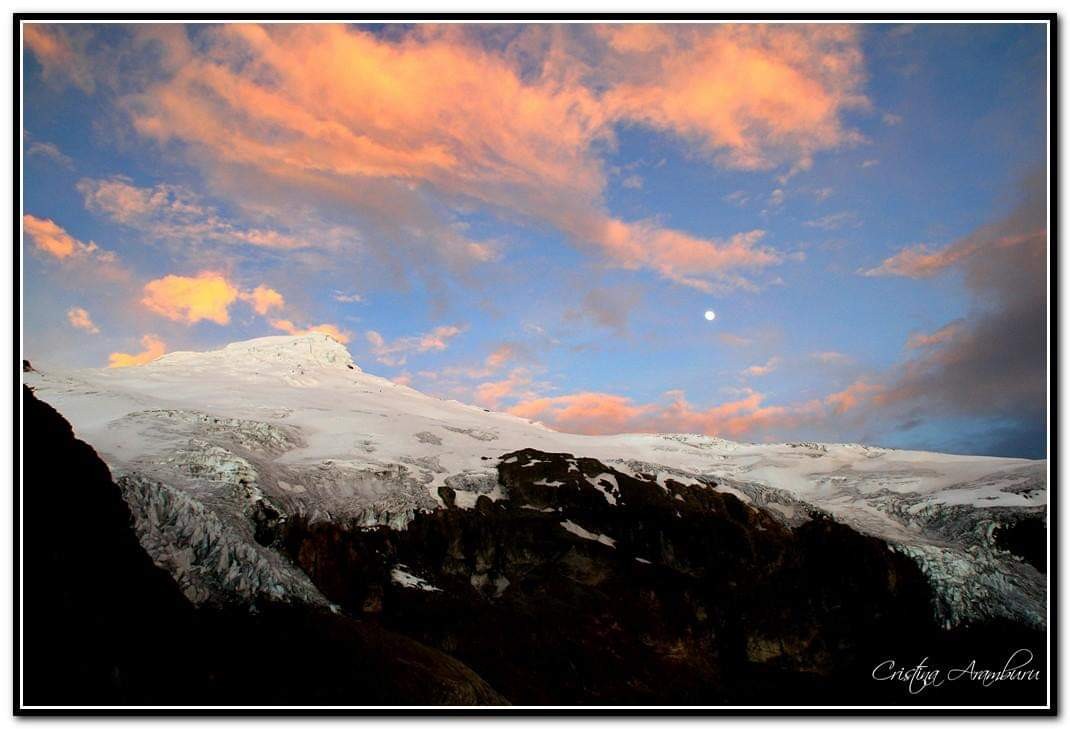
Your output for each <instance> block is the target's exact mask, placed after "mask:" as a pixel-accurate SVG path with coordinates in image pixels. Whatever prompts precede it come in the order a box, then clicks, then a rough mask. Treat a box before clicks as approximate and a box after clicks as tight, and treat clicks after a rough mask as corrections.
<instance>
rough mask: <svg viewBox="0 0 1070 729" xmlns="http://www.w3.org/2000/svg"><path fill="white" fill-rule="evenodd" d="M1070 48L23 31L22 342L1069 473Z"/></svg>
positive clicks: (626, 421)
mask: <svg viewBox="0 0 1070 729" xmlns="http://www.w3.org/2000/svg"><path fill="white" fill-rule="evenodd" d="M1046 34H1047V29H1046V26H1045V25H1043V24H971V25H965V24H961V25H960V24H926V25H886V24H843V25H839V24H824V25H776V24H750V25H748V24H700V25H687V24H617V25H590V24H577V25H554V24H537V25H508V24H504V25H503V24H498V25H472V24H444V25H429V24H428V25H421V24H416V25H377V26H358V25H350V26H345V25H331V24H274V25H264V26H258V25H247V24H224V25H207V24H191V25H182V24H166V25H145V24H138V25H119V24H111V25H82V24H62V25H48V24H36V23H26V24H23V82H22V90H23V188H22V193H23V218H22V220H23V241H22V253H23V255H22V265H23V287H22V296H23V308H22V315H23V352H24V356H25V357H27V358H29V359H30V360H31V361H32V362H34V363H35V364H38V363H41V364H51V365H54V366H62V367H71V368H74V367H104V366H111V367H123V366H140V365H142V364H145V363H146V362H149V361H151V360H153V359H155V358H157V357H159V356H161V355H163V354H165V353H167V352H173V351H181V350H204V349H211V348H215V347H218V346H221V345H223V344H225V343H228V342H231V341H238V340H244V339H250V338H254V337H260V336H270V335H278V334H298V333H301V332H306V331H323V332H327V333H329V334H331V335H332V336H334V337H335V338H336V339H338V340H339V341H341V342H343V343H345V344H346V346H347V347H348V349H349V350H350V352H351V353H352V355H353V357H354V360H355V361H356V362H357V363H358V364H359V365H360V366H361V368H362V369H364V370H366V371H368V372H372V373H374V374H378V375H382V376H385V377H389V378H391V379H393V380H395V381H396V382H399V383H403V384H407V385H410V386H411V387H414V388H416V389H418V390H421V391H423V392H426V393H428V394H432V395H436V396H440V397H444V398H451V399H457V400H460V401H462V402H467V403H472V404H475V405H479V406H482V407H485V408H488V409H494V410H502V411H508V412H511V413H514V414H516V415H519V416H521V417H526V418H531V419H533V420H538V421H540V422H543V423H545V424H546V425H548V426H549V427H552V428H555V429H559V430H564V431H568V432H577V433H591V434H598V433H619V432H633V431H643V432H695V433H704V434H707V435H711V436H719V437H724V438H729V439H732V440H743V441H754V442H782V441H800V440H804V441H831V442H863V443H868V444H873V445H881V446H887V447H897V448H918V449H925V450H940V451H948V452H955V453H971V454H986V455H1001V456H1020V457H1026V458H1044V457H1045V455H1046V433H1047V424H1046V418H1047V405H1046V396H1047V384H1046V377H1047V355H1046V347H1047V331H1048V327H1047V318H1046V317H1047V292H1046V287H1047V281H1048V269H1047V266H1048V257H1047V244H1048V240H1047V207H1046V205H1047V203H1046V187H1045V185H1046V174H1047V172H1046V163H1047V147H1046V144H1047V143H1046V129H1047V106H1046V104H1047V96H1046V93H1047V92H1046V84H1047V59H1046ZM707 312H714V314H715V316H714V318H713V319H712V320H711V319H709V318H708V317H707Z"/></svg>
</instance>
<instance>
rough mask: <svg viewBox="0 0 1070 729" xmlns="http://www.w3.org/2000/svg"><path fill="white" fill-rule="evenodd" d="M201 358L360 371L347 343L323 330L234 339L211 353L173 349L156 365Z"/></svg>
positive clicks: (243, 364)
mask: <svg viewBox="0 0 1070 729" xmlns="http://www.w3.org/2000/svg"><path fill="white" fill-rule="evenodd" d="M201 358H209V359H222V360H223V361H224V362H226V363H228V364H231V363H232V364H238V365H241V366H243V367H244V366H248V365H249V364H251V363H253V362H258V363H267V364H277V365H283V366H289V367H340V368H348V369H353V370H357V371H358V372H359V371H360V368H359V367H357V366H356V365H355V364H354V363H353V358H352V357H351V356H350V354H349V350H348V349H346V347H345V345H344V344H342V343H341V342H339V341H338V340H336V339H335V338H334V337H332V336H330V335H329V334H324V333H322V332H308V333H306V334H298V335H292V336H291V335H283V336H274V337H258V338H257V339H247V340H245V341H241V342H231V343H230V344H228V345H226V346H225V347H223V348H222V349H217V350H213V351H210V352H173V353H171V354H167V355H164V356H163V357H161V358H160V359H158V360H156V362H154V363H153V364H157V365H164V366H166V365H184V364H188V363H189V362H190V360H192V359H201Z"/></svg>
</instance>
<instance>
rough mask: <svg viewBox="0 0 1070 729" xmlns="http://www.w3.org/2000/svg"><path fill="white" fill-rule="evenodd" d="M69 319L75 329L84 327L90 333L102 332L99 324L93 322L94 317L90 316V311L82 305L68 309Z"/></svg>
mask: <svg viewBox="0 0 1070 729" xmlns="http://www.w3.org/2000/svg"><path fill="white" fill-rule="evenodd" d="M67 321H68V322H70V325H71V326H72V327H74V328H75V329H83V330H85V331H87V332H89V333H90V334H100V330H99V329H97V325H96V324H94V323H93V319H92V318H91V317H90V316H89V312H88V311H86V310H85V309H83V308H82V307H80V306H74V307H71V308H70V309H68V310H67Z"/></svg>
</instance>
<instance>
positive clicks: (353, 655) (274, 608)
mask: <svg viewBox="0 0 1070 729" xmlns="http://www.w3.org/2000/svg"><path fill="white" fill-rule="evenodd" d="M23 407H24V422H23V427H24V432H25V436H26V438H25V451H24V454H23V463H24V469H25V470H24V485H23V491H22V494H23V499H22V508H23V542H22V558H23V588H24V589H23V595H22V598H23V602H22V610H21V616H22V619H23V621H24V622H23V646H22V647H23V651H24V653H23V655H24V656H25V662H24V664H23V667H22V670H23V673H22V676H23V685H24V694H23V697H22V700H21V702H20V705H23V706H26V705H63V704H78V705H94V704H164V705H183V704H480V705H485V704H501V703H504V699H503V698H502V697H501V696H500V695H499V694H498V693H496V692H495V691H494V690H493V689H491V688H490V686H489V685H488V684H487V683H486V682H485V681H483V680H482V679H480V678H479V676H477V675H476V674H475V673H474V672H473V671H471V670H470V669H469V668H468V667H466V666H465V665H464V664H462V663H461V662H459V661H457V660H455V659H453V658H450V657H449V656H447V655H445V654H443V653H442V652H440V651H437V650H435V649H433V648H430V647H427V646H424V645H420V644H419V643H417V642H416V641H414V640H411V639H409V638H405V637H403V636H400V635H397V634H396V633H393V632H391V631H389V630H386V629H384V628H383V627H381V626H378V625H374V624H370V623H368V622H363V621H359V620H356V619H354V618H352V617H348V616H346V615H342V614H334V613H332V612H331V611H329V610H326V609H323V608H321V607H317V606H315V605H310V604H307V603H305V604H301V603H298V604H296V605H295V604H293V603H286V602H281V601H275V600H270V599H267V598H270V597H271V595H260V594H258V595H256V596H255V598H256V599H253V600H251V601H250V602H249V603H248V604H247V605H245V606H243V607H241V608H227V609H209V608H195V607H194V606H193V605H192V604H191V603H190V601H189V600H188V599H186V597H185V596H184V595H183V594H182V591H180V589H179V586H178V585H176V584H175V583H174V581H172V579H171V577H170V576H169V575H168V572H167V571H165V570H163V569H160V568H159V567H157V566H156V565H154V564H153V562H152V560H151V559H150V558H149V557H148V555H147V554H146V553H145V552H144V551H143V550H142V548H141V547H140V546H139V543H138V537H137V535H136V534H135V532H134V529H133V528H132V525H131V524H132V517H131V513H130V510H129V509H128V507H127V505H126V504H125V503H124V501H123V498H122V497H121V492H120V489H119V487H117V486H116V485H115V484H114V483H112V480H111V476H110V474H109V473H108V469H107V467H106V466H105V465H104V464H103V463H102V462H101V461H100V459H99V458H97V456H96V454H95V453H94V452H93V450H92V449H91V448H90V447H89V446H87V445H86V444H85V443H83V442H81V441H79V440H76V439H75V438H74V437H73V434H72V432H71V429H70V426H69V425H68V424H67V423H66V422H65V421H64V420H63V418H62V417H60V416H59V415H58V414H57V413H56V412H55V411H54V410H53V409H52V408H50V407H49V406H47V405H45V404H43V403H41V402H40V401H38V400H37V399H36V398H35V397H34V396H33V394H32V393H31V392H30V391H29V390H24V392H23ZM128 493H129V492H128ZM163 513H166V509H165V510H163ZM209 541H210V540H209ZM276 557H277V558H278V559H279V560H280V561H281V560H282V558H281V556H279V555H276ZM250 608H252V610H251V609H250Z"/></svg>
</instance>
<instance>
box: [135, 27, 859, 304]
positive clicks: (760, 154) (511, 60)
mask: <svg viewBox="0 0 1070 729" xmlns="http://www.w3.org/2000/svg"><path fill="white" fill-rule="evenodd" d="M540 33H545V34H546V39H547V41H548V43H547V47H546V49H545V50H544V53H545V57H544V58H542V59H541V60H542V63H541V70H540V71H539V72H536V73H532V72H531V70H530V69H529V68H521V64H520V62H519V61H518V58H519V56H521V55H523V54H514V53H511V52H506V53H501V52H494V51H490V50H488V49H487V48H486V47H485V46H483V45H482V44H481V43H479V42H478V40H476V39H474V38H473V37H471V36H472V34H470V33H469V32H468V31H467V30H466V29H456V28H451V27H448V26H421V27H420V28H419V29H416V30H414V31H412V32H410V33H407V34H405V35H402V36H401V37H394V38H387V37H383V36H381V35H377V34H374V33H371V32H367V31H364V30H362V29H359V28H354V27H347V26H339V25H328V24H308V25H275V26H255V25H243V24H227V25H224V26H219V27H213V28H210V29H205V31H204V32H203V33H202V34H201V35H200V36H199V38H198V41H199V43H203V44H204V45H205V49H204V52H201V53H197V54H190V53H188V48H186V46H188V39H186V38H185V37H184V36H183V37H176V36H174V35H172V36H171V37H170V39H164V38H156V40H159V41H161V42H163V43H164V44H165V46H166V47H167V48H168V50H169V52H170V55H171V57H173V58H175V59H180V60H179V61H176V62H175V63H173V64H171V65H169V66H168V67H167V68H166V69H164V70H165V71H166V78H165V79H164V80H162V81H161V82H159V83H155V84H153V85H151V86H149V87H148V88H146V89H145V90H144V93H142V94H139V95H138V96H137V97H136V98H131V99H130V103H129V104H128V105H127V108H128V109H129V110H130V111H131V113H132V117H133V119H132V121H133V125H134V128H135V129H136V130H137V131H138V132H139V133H140V134H142V135H143V136H145V137H148V138H151V139H155V140H158V141H160V142H161V143H167V142H172V141H181V142H184V143H186V144H187V145H190V146H191V147H193V148H195V149H196V150H198V151H200V152H204V154H197V155H195V156H194V159H195V160H196V161H197V162H198V163H200V164H204V165H208V166H209V167H211V168H212V169H211V170H209V172H212V171H221V170H222V169H223V168H228V169H242V170H251V171H253V173H254V174H257V175H258V176H260V177H261V178H262V179H270V180H275V181H277V182H278V183H280V184H283V185H286V186H287V187H288V188H290V189H298V188H299V189H303V190H306V191H310V192H312V194H314V195H327V196H332V197H334V196H342V197H346V198H347V199H350V200H351V201H352V202H354V203H356V204H361V205H363V204H367V200H368V199H369V195H371V196H372V197H374V198H376V199H378V198H382V199H384V200H396V199H398V197H399V194H402V195H404V194H407V193H406V191H408V190H420V191H421V193H422V192H423V191H436V192H437V193H438V195H439V196H440V197H441V199H443V200H444V201H446V202H447V204H448V205H451V206H453V207H454V209H457V208H458V207H462V208H463V207H465V206H468V205H469V204H470V202H471V201H475V202H477V203H479V204H482V205H484V206H486V207H488V208H489V209H491V210H494V211H502V212H503V213H505V214H508V215H515V214H519V215H521V216H523V217H527V218H530V219H535V220H538V221H544V222H548V223H549V224H551V225H553V226H555V227H557V228H558V229H560V230H562V231H564V232H565V233H566V234H567V235H568V236H569V237H570V238H571V239H572V240H573V241H574V242H575V243H577V244H579V245H581V246H584V247H586V248H588V249H590V250H592V251H595V252H598V253H601V254H602V255H604V256H606V257H607V258H609V259H610V260H611V261H612V262H614V263H616V264H618V265H622V266H625V267H630V268H647V269H650V270H653V271H655V272H657V273H658V274H659V275H661V276H663V277H665V278H667V279H669V280H672V281H675V282H678V283H680V284H683V285H688V286H694V287H696V288H699V289H701V290H704V291H709V290H712V289H713V288H716V287H732V286H740V285H747V284H748V279H747V278H746V277H745V273H746V272H747V271H753V270H757V269H761V268H764V267H767V266H771V265H775V264H777V263H779V262H780V261H781V260H782V256H781V255H780V254H778V253H777V252H776V251H774V250H772V249H769V248H764V247H761V246H759V245H758V243H759V241H760V239H761V237H762V232H761V231H750V232H745V233H739V234H737V235H735V236H729V237H727V238H715V237H708V236H703V235H695V234H691V233H687V232H684V231H678V230H672V229H669V228H665V227H662V226H661V225H660V224H658V223H655V222H653V221H625V220H621V219H618V218H614V217H612V216H610V215H608V214H607V213H606V211H605V208H606V205H605V200H604V190H605V188H606V176H605V173H604V170H603V163H602V161H601V159H600V157H599V154H600V150H601V149H602V148H604V143H606V142H610V141H611V140H612V138H613V134H614V129H615V127H616V126H617V125H619V124H637V123H638V124H645V125H648V126H652V127H654V128H656V129H659V130H662V131H665V132H668V133H671V134H673V135H676V136H679V137H681V138H684V139H687V140H696V141H697V142H698V143H700V144H701V145H702V146H703V147H704V148H705V149H706V150H708V151H709V152H710V153H711V154H712V155H714V156H715V157H716V159H717V160H718V161H720V162H722V163H724V164H729V165H732V166H736V167H745V168H759V167H769V166H773V165H776V164H781V163H789V164H790V165H791V166H792V169H793V170H795V169H805V168H806V167H807V166H808V165H809V164H810V162H809V160H810V159H811V157H812V155H813V154H814V153H816V152H818V151H820V150H823V149H829V148H833V147H836V146H840V145H842V144H848V143H851V142H853V141H854V140H855V139H856V138H857V136H856V135H855V134H853V133H852V132H850V131H849V130H847V129H845V127H844V126H843V125H842V123H841V114H842V112H843V111H844V110H847V109H851V108H857V107H861V106H864V105H865V103H866V102H865V99H864V97H862V96H861V94H860V92H859V91H858V88H859V86H860V84H861V82H862V78H863V72H862V59H861V51H860V46H859V38H858V33H857V31H856V30H855V29H854V28H853V27H851V26H831V25H829V26H825V25H821V26H731V25H703V26H672V27H669V26H659V27H647V28H639V27H634V26H627V27H624V26H615V27H612V28H608V29H605V30H603V31H599V30H598V29H594V30H589V29H583V28H569V29H567V30H566V31H565V32H561V33H557V34H556V35H552V34H548V33H546V30H545V29H540V28H531V29H527V30H525V31H524V36H523V37H522V38H519V39H518V40H517V41H516V43H517V45H518V46H520V45H523V44H524V43H525V42H530V41H533V40H535V36H536V35H537V34H540ZM577 39H582V42H583V43H585V44H587V45H589V46H591V47H590V48H586V49H585V51H584V52H581V51H580V50H579V49H578V48H579V47H578V45H577ZM592 58H593V59H597V62H593V63H591V62H589V59H592ZM220 129H226V130H227V131H226V134H220V133H219V130H220ZM217 177H219V176H217ZM375 185H379V186H380V187H375ZM379 190H384V191H388V192H389V194H388V193H387V192H378V191H379ZM373 191H375V192H373ZM233 194H236V195H242V194H244V191H239V190H235V191H234V193H233ZM414 194H415V193H414ZM415 205H416V204H415V203H413V204H412V206H410V207H412V208H413V209H415ZM407 212H408V213H412V210H408V211H407ZM413 214H414V215H415V213H413ZM448 228H449V226H448V225H443V226H442V230H448ZM429 239H430V238H429ZM435 240H449V241H450V242H449V245H451V246H454V247H455V248H456V250H457V251H459V252H460V255H462V256H466V257H467V258H468V260H477V261H478V260H486V259H487V258H488V257H489V256H492V255H493V251H490V250H489V249H488V248H487V246H486V245H485V244H481V243H475V242H472V241H467V240H464V239H462V238H459V237H458V236H456V234H452V235H451V236H443V237H438V238H435Z"/></svg>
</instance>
